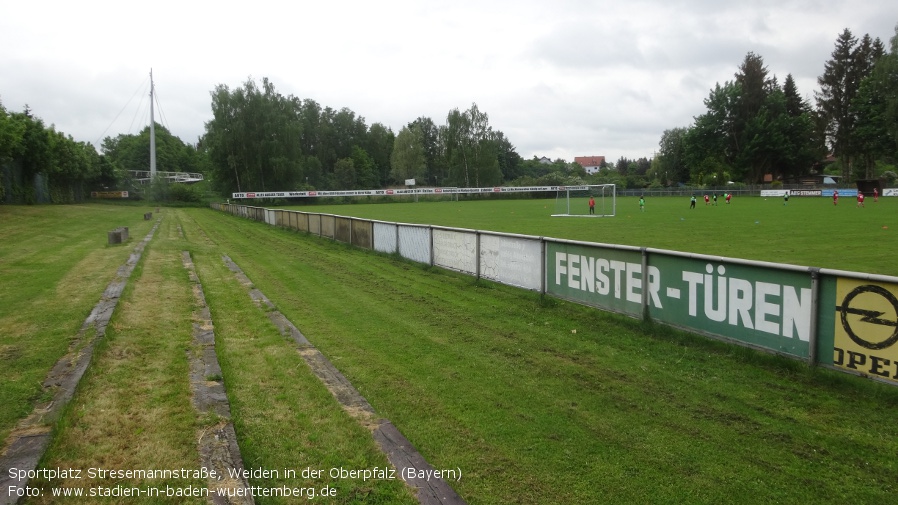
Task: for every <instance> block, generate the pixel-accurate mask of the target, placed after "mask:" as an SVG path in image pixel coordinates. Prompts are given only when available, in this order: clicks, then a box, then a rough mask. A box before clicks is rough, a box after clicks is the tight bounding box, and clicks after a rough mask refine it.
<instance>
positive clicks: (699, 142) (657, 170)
mask: <svg viewBox="0 0 898 505" xmlns="http://www.w3.org/2000/svg"><path fill="white" fill-rule="evenodd" d="M895 30H896V31H895V36H893V37H892V39H891V44H890V48H889V50H888V51H886V49H885V47H884V45H883V43H882V42H881V41H880V39H878V38H876V39H873V38H871V37H870V35H864V36H863V37H862V38H861V39H857V38H856V37H854V36H853V35H852V33H851V31H850V30H849V29H847V28H846V29H845V30H844V31H843V32H842V33H841V34H840V35H839V37H838V39H837V41H836V44H835V49H834V50H833V52H832V57H831V59H830V60H828V61H827V62H826V63H825V66H824V72H823V75H821V76H819V77H818V79H817V83H818V85H819V86H820V89H819V90H818V91H816V92H815V102H816V104H815V105H816V107H814V106H812V105H811V104H810V103H808V102H807V101H806V100H804V99H803V98H802V97H801V95H800V94H799V92H798V89H797V87H796V85H795V81H794V79H793V78H792V75H791V74H789V75H787V76H786V79H785V81H784V82H783V84H782V85H781V84H780V83H779V80H778V79H777V77H776V76H771V75H770V74H769V72H768V70H767V67H766V66H765V65H764V61H763V58H762V57H761V56H760V55H757V54H754V53H748V55H746V57H745V59H744V61H743V62H742V64H741V65H740V66H739V69H738V71H737V72H736V74H735V75H734V79H733V80H732V81H727V82H725V83H723V84H720V83H718V84H717V85H716V86H715V87H714V89H712V90H711V92H710V94H709V96H708V98H707V99H705V101H704V104H705V106H706V107H707V111H706V112H705V113H703V114H701V115H699V116H697V117H696V118H694V119H695V120H694V122H693V124H692V125H690V126H687V127H680V128H672V129H669V130H666V131H665V132H664V133H663V135H662V136H661V140H660V142H659V147H660V150H659V153H658V156H657V157H656V159H655V160H653V163H652V168H651V170H650V172H649V174H648V175H649V178H650V179H652V180H653V181H655V182H656V183H659V182H660V183H661V184H670V183H671V182H675V181H684V182H687V181H688V182H690V183H692V184H698V185H705V184H722V183H724V182H725V181H741V182H746V183H760V182H764V181H765V176H766V175H767V174H769V175H770V176H771V178H772V179H774V180H781V181H788V180H789V179H790V178H795V177H797V176H801V175H805V174H806V173H807V172H808V171H809V170H811V169H814V170H816V171H818V173H820V172H823V171H826V173H831V174H832V175H840V176H841V177H842V178H843V180H844V181H846V182H847V181H850V180H855V179H869V178H873V177H876V176H879V175H882V174H883V173H884V172H886V171H887V170H888V171H891V172H890V174H891V175H894V171H893V170H894V165H895V163H896V158H898V26H896V29H895ZM828 155H832V156H834V158H835V160H836V162H835V163H833V164H832V166H829V167H827V166H825V165H826V164H825V163H824V160H825V159H826V158H827V157H828Z"/></svg>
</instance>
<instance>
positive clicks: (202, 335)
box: [179, 228, 253, 504]
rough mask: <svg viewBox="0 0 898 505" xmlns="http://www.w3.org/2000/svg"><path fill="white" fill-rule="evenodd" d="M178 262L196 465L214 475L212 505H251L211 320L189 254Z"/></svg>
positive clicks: (210, 475)
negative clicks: (187, 296)
mask: <svg viewBox="0 0 898 505" xmlns="http://www.w3.org/2000/svg"><path fill="white" fill-rule="evenodd" d="M179 229H180V228H179ZM181 259H182V261H183V263H184V268H185V269H186V270H187V273H188V275H189V276H190V282H191V285H192V287H193V297H194V301H195V304H196V309H195V311H194V315H193V316H194V317H193V346H192V348H191V349H190V350H189V351H188V352H187V354H188V360H189V362H190V386H191V391H192V392H193V406H194V407H195V408H196V409H197V411H198V412H199V413H200V415H201V417H204V418H205V424H206V426H204V427H203V428H201V429H200V430H198V431H197V446H198V448H199V454H200V465H201V466H202V467H204V468H209V469H212V470H214V473H212V472H210V474H209V478H208V479H207V482H208V484H209V489H210V491H211V492H212V495H213V501H214V502H215V503H223V504H231V503H236V504H251V503H253V497H252V492H251V490H250V489H249V484H248V483H247V481H246V478H245V476H244V470H245V468H244V466H243V458H242V457H241V456H240V448H239V447H238V445H237V434H236V433H235V432H234V425H233V424H232V423H231V407H230V405H229V404H228V397H227V394H226V392H225V387H224V382H223V380H222V376H221V367H220V366H219V364H218V357H217V356H216V354H215V329H214V325H213V324H212V316H211V314H210V313H209V306H208V305H207V304H206V297H205V295H204V294H203V285H202V283H200V280H199V277H197V275H196V269H195V267H194V265H193V260H192V259H191V257H190V253H189V252H187V251H183V252H182V253H181Z"/></svg>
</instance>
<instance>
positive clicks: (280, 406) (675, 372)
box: [0, 197, 898, 504]
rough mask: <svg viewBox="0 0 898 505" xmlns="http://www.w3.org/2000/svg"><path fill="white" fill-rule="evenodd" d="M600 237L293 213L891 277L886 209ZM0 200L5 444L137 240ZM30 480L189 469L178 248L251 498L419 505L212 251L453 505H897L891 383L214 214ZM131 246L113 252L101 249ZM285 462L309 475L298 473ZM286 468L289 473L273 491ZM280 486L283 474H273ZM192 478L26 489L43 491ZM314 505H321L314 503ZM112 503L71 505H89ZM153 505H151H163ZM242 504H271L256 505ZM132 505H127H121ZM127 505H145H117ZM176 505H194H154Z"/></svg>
mask: <svg viewBox="0 0 898 505" xmlns="http://www.w3.org/2000/svg"><path fill="white" fill-rule="evenodd" d="M617 204H618V209H617V216H616V217H613V218H590V219H583V218H552V217H549V214H551V213H552V212H553V211H554V200H515V201H461V202H419V203H417V204H416V203H397V204H377V205H366V204H351V205H341V206H328V207H319V206H315V207H311V206H302V207H297V208H300V209H302V210H315V211H321V212H329V213H334V214H340V215H351V216H359V217H366V218H375V219H382V220H387V221H399V222H418V223H431V224H439V225H445V226H454V227H463V228H471V229H481V230H495V231H505V232H513V233H521V234H527V235H535V236H552V237H559V238H569V239H575V240H584V241H591V242H604V243H623V244H630V245H637V246H646V247H657V248H665V249H673V250H680V251H693V252H701V253H706V254H713V255H720V256H730V257H742V258H751V259H759V260H766V261H777V262H785V263H793V264H800V265H808V266H819V267H828V268H838V269H844V270H855V271H861V272H870V273H880V274H888V275H896V274H898V269H896V267H895V266H894V264H893V263H894V262H892V261H891V259H892V256H893V254H894V252H893V251H894V250H895V245H898V244H896V239H895V238H894V233H895V232H896V231H898V217H896V216H898V199H895V200H890V199H884V198H881V199H880V201H879V202H877V203H875V204H874V203H873V202H872V201H871V200H869V199H868V201H867V202H866V207H865V208H855V202H853V201H848V200H847V199H843V201H842V202H840V204H839V206H838V207H836V208H833V206H832V202H831V201H826V200H825V199H822V198H814V199H810V198H808V199H799V198H792V199H790V201H789V203H788V205H786V206H784V205H783V202H782V201H781V199H767V200H764V199H762V198H748V197H745V198H739V199H735V198H734V200H733V202H732V203H731V204H730V205H729V206H726V205H725V204H723V202H719V205H718V206H717V207H716V208H711V207H704V205H703V204H702V203H701V202H700V203H699V204H698V206H697V207H698V208H696V209H694V210H690V209H689V208H688V207H689V204H688V199H684V198H669V199H660V198H659V199H648V200H647V203H646V211H645V212H644V213H640V212H639V208H638V205H637V200H636V198H619V199H618V202H617ZM148 210H152V209H143V208H136V207H124V206H113V205H83V206H52V207H50V206H48V207H6V206H0V283H2V285H3V290H0V361H2V368H3V370H4V371H5V373H4V374H2V376H0V435H2V436H3V438H4V439H5V438H6V436H7V435H8V434H9V432H10V430H12V428H13V427H14V426H15V424H16V422H17V421H18V420H19V419H21V418H22V417H24V416H25V415H27V414H28V413H29V412H30V411H31V408H32V405H33V403H34V402H35V401H36V400H38V399H39V398H40V396H41V389H40V382H41V381H42V380H43V377H44V376H45V375H46V373H47V371H48V370H49V368H50V367H51V366H52V365H53V363H54V362H55V361H56V360H57V359H58V358H59V357H60V356H62V355H63V354H64V352H65V349H66V348H67V345H68V341H69V339H70V338H71V336H72V335H74V334H75V333H77V331H78V328H79V327H80V326H81V324H82V322H83V321H84V318H85V317H86V315H87V313H89V311H90V308H91V307H92V306H93V304H95V303H96V301H97V300H98V299H99V298H100V296H101V294H102V293H103V290H104V288H105V286H106V285H107V284H108V282H109V280H110V279H111V278H112V277H113V276H114V272H115V269H116V268H117V267H118V266H120V265H121V264H122V263H123V262H124V261H125V260H126V259H127V256H128V253H129V251H130V248H131V247H132V246H133V244H134V242H135V240H139V239H140V238H142V237H143V236H145V235H146V233H147V232H148V231H149V229H150V227H151V223H150V222H149V221H143V212H146V211H148ZM155 217H161V218H162V220H161V222H160V228H159V230H158V231H157V233H156V236H155V237H154V239H153V241H152V242H150V245H149V246H148V248H147V251H146V252H145V253H144V258H143V259H142V260H141V263H140V264H139V265H138V268H137V269H136V270H135V272H134V274H132V277H131V279H130V281H129V285H128V287H127V288H126V291H125V293H124V294H123V297H122V301H121V303H120V305H119V307H118V308H117V309H116V313H115V315H114V316H113V319H112V321H111V324H110V327H109V329H108V330H107V335H106V337H105V338H104V340H103V342H102V343H101V345H100V347H99V348H98V350H97V353H96V355H95V357H94V361H93V363H92V365H91V369H90V371H89V372H88V374H87V375H86V376H85V378H84V379H83V380H82V384H81V386H80V387H79V390H78V392H77V394H76V396H75V397H74V399H73V400H72V402H71V404H70V405H69V408H68V409H67V410H66V412H65V413H64V415H63V418H62V419H61V420H60V422H59V423H58V424H56V425H54V429H55V435H54V442H53V444H52V445H51V447H50V449H49V451H48V453H47V455H46V456H45V459H44V460H43V461H42V466H43V467H46V468H67V467H71V468H80V469H88V468H91V467H98V466H103V467H106V468H110V469H116V470H127V469H137V468H156V469H165V468H181V467H184V468H193V467H196V465H197V461H198V458H197V455H196V454H195V451H194V450H193V449H192V448H193V447H194V446H195V444H194V441H195V438H196V436H197V433H201V432H203V430H205V429H206V428H208V426H209V425H211V424H214V423H216V422H218V420H216V419H208V418H203V417H201V416H197V415H196V414H194V413H193V411H192V410H191V407H190V390H189V381H188V372H187V359H186V356H185V350H186V349H188V348H189V341H190V330H191V322H192V320H193V319H192V318H193V316H192V309H193V307H192V302H191V300H192V297H191V296H192V292H191V289H192V288H191V284H190V282H189V279H188V277H187V274H186V272H185V271H184V269H183V267H182V265H181V263H180V253H181V251H185V250H186V251H189V252H190V253H191V255H192V257H193V261H194V263H195V265H196V269H197V274H198V276H199V278H200V281H201V282H202V284H203V289H204V291H205V295H206V301H207V303H208V305H209V308H210V310H211V316H212V320H213V322H214V326H215V335H216V350H217V353H218V357H219V360H220V362H221V366H222V376H223V380H224V383H225V386H226V388H227V392H228V399H229V400H230V402H231V410H232V418H233V421H234V425H235V428H236V431H237V435H238V441H239V443H240V449H241V452H242V455H243V459H244V464H245V465H246V467H247V468H252V469H261V470H268V472H267V474H265V475H262V474H263V473H264V472H259V476H258V477H256V478H253V479H252V484H253V485H256V486H260V487H262V488H269V489H270V488H275V487H277V486H297V487H298V486H313V487H316V488H318V489H320V488H322V487H324V486H333V487H335V488H336V489H337V497H336V498H333V499H330V500H331V501H330V502H331V503H387V504H390V503H413V502H414V500H413V499H412V498H411V496H410V493H409V492H408V491H407V490H406V489H405V488H404V487H403V486H402V485H401V482H396V481H388V480H361V479H341V478H331V477H330V476H329V475H328V473H327V472H328V471H329V470H330V469H332V468H345V469H362V468H371V467H383V466H384V465H385V464H386V462H385V458H384V457H383V455H381V454H380V453H379V451H378V450H377V447H376V445H375V444H374V442H373V440H372V439H371V436H370V434H369V433H368V431H367V430H366V429H365V428H364V427H363V426H361V425H359V424H358V423H357V422H355V421H354V420H353V419H352V418H351V417H350V416H348V415H347V414H346V413H345V412H344V411H343V410H342V409H341V408H340V406H339V405H338V404H337V403H336V401H335V400H334V399H333V397H331V395H330V393H329V392H328V391H327V390H326V388H324V386H323V385H321V384H320V382H318V381H317V379H316V378H315V377H314V376H313V375H312V374H311V373H310V371H309V370H308V367H307V366H306V365H305V363H304V361H303V360H302V359H301V356H300V355H299V353H298V352H297V350H296V347H295V344H293V343H292V342H291V341H288V340H287V339H285V338H284V337H283V336H282V335H281V334H280V333H279V332H278V331H277V329H276V328H275V327H274V326H273V325H272V324H271V322H270V321H269V319H268V317H267V315H266V312H265V310H263V309H261V308H260V307H258V306H257V305H256V304H255V303H253V301H252V300H251V299H250V297H249V296H248V294H247V290H246V288H245V287H244V286H242V285H241V284H240V283H239V282H237V281H236V280H235V278H234V276H233V274H232V273H231V272H230V271H229V270H228V269H227V267H226V266H225V265H224V263H223V262H222V259H221V256H222V255H223V254H227V255H228V256H230V257H231V258H232V259H233V260H234V261H235V262H236V263H237V264H238V265H239V266H240V267H241V268H242V269H243V270H244V272H246V274H247V276H248V277H249V278H250V279H251V280H252V281H253V284H254V286H255V287H257V288H258V289H260V290H261V291H262V292H263V293H265V295H266V296H267V297H268V298H269V299H271V300H272V301H273V302H274V303H275V304H276V305H277V308H278V310H279V311H281V312H282V313H284V314H285V315H286V316H287V317H288V318H289V319H290V320H291V321H293V322H294V323H295V324H296V326H297V327H298V328H300V330H301V331H302V332H303V334H304V335H305V336H306V337H307V338H308V339H309V340H310V341H311V342H312V343H313V344H314V345H315V346H316V347H317V348H318V349H320V350H321V351H322V352H323V353H324V354H325V355H326V356H327V357H328V358H329V359H330V360H331V361H332V362H333V363H334V364H335V365H336V367H337V368H339V369H340V371H341V372H342V373H343V374H344V375H346V377H347V378H348V379H349V380H350V381H351V382H352V384H353V385H354V386H355V387H356V388H357V389H358V390H359V391H360V392H361V394H362V395H364V396H365V398H366V399H367V400H368V401H369V402H370V403H371V405H372V406H373V407H374V409H375V410H376V411H377V413H378V414H379V415H380V416H382V417H384V418H387V419H389V420H390V421H392V422H393V424H395V425H396V426H397V427H398V428H399V429H400V431H402V433H403V434H404V435H405V436H406V437H408V438H409V439H410V440H411V442H412V443H413V444H414V445H415V446H416V448H417V449H418V450H419V451H420V452H421V453H422V455H424V457H425V458H426V459H427V460H428V461H429V462H430V463H431V464H432V465H433V466H434V467H436V468H438V469H453V470H454V469H458V470H459V471H460V472H461V479H460V480H458V481H453V482H450V484H451V485H452V486H453V487H454V488H455V489H456V491H458V493H459V494H460V495H461V496H462V497H463V498H464V499H465V500H467V501H468V503H472V504H473V503H487V504H494V503H495V504H503V503H532V504H544V503H559V504H561V503H564V504H569V503H635V502H641V503H721V502H726V503H759V502H762V503H767V502H779V503H810V502H818V503H846V502H850V503H886V502H889V500H892V499H893V497H894V496H895V493H896V492H898V487H896V486H898V484H896V480H895V475H896V474H898V458H896V457H895V454H898V423H896V422H895V421H894V412H895V411H896V408H898V390H896V388H894V387H891V386H887V385H883V384H879V383H875V382H871V381H868V380H866V379H861V378H857V377H852V376H848V375H844V374H840V373H837V372H832V371H828V370H820V369H808V368H807V367H806V366H805V365H804V364H802V363H800V362H797V361H793V360H789V359H785V358H778V357H774V356H769V355H766V354H762V353H758V352H755V351H752V350H748V349H744V348H740V347H735V346H730V345H726V344H722V343H719V342H715V341H710V340H707V339H704V338H701V337H698V336H693V335H689V334H686V333H683V332H679V331H675V330H672V329H669V328H666V327H663V326H657V325H651V324H646V323H642V322H640V321H635V320H633V319H630V318H627V317H624V316H619V315H615V314H608V313H603V312H601V311H598V310H595V309H592V308H588V307H582V306H578V305H575V304H571V303H567V302H563V301H557V300H552V299H542V298H541V297H539V295H537V294H535V293H530V292H526V291H523V290H519V289H514V288H510V287H506V286H501V285H496V284H493V283H489V282H483V281H480V282H477V281H475V280H473V279H472V278H470V277H467V276H464V275H460V274H456V273H453V272H447V271H444V270H441V269H433V268H427V267H423V266H420V265H416V264H413V263H409V262H407V261H403V260H400V259H397V258H395V257H392V256H385V255H379V254H375V253H372V252H370V251H363V250H359V249H355V248H352V247H349V246H346V245H344V244H340V243H336V242H333V241H331V240H327V239H320V238H316V237H311V236H308V235H306V234H302V233H296V232H292V231H289V230H283V229H278V228H275V227H271V226H268V225H265V224H262V223H257V222H252V221H248V220H245V219H240V218H237V217H233V216H230V215H226V214H224V213H218V212H214V211H212V210H209V209H169V208H163V209H161V213H159V214H156V215H155ZM117 226H130V235H131V237H132V241H131V242H130V243H129V244H125V245H124V246H110V245H107V244H106V231H107V230H109V229H112V228H115V227H117ZM305 468H313V469H323V470H325V474H324V475H323V476H319V477H318V478H309V479H306V478H302V477H301V471H302V470H303V469H305ZM286 469H295V470H297V471H298V472H299V475H300V476H299V477H296V478H292V477H288V476H287V473H286V472H285V471H284V470H286ZM275 470H277V471H275ZM119 484H122V485H126V486H131V485H135V486H165V485H171V486H181V487H185V486H188V485H196V486H201V485H203V483H202V482H185V481H183V480H175V481H165V480H162V481H155V480H150V481H135V480H120V481H117V482H114V483H113V482H109V481H102V480H97V479H94V480H90V479H82V480H72V479H69V480H65V479H36V480H35V481H34V482H33V485H34V486H36V487H37V488H39V489H41V490H43V491H45V494H44V495H43V496H41V497H37V498H32V499H30V500H29V502H32V503H66V501H65V500H64V499H53V498H52V497H51V496H50V492H51V490H52V489H53V488H70V489H75V488H82V489H85V490H86V489H91V488H93V489H96V487H98V486H102V485H106V486H113V485H119ZM318 500H319V501H324V502H327V501H326V500H325V499H324V498H318ZM110 501H116V500H110V499H109V498H108V497H107V498H102V499H101V498H93V499H82V500H80V501H79V502H87V503H92V502H96V503H108V502H110ZM157 501H158V500H157ZM256 501H257V502H258V503H291V500H288V499H278V498H270V497H258V498H257V500H256ZM128 502H130V501H128ZM133 502H134V503H141V502H146V503H148V502H149V501H147V500H143V501H141V500H134V501H133ZM170 502H171V503H184V502H193V503H204V502H205V501H204V500H203V499H187V500H185V499H171V500H170Z"/></svg>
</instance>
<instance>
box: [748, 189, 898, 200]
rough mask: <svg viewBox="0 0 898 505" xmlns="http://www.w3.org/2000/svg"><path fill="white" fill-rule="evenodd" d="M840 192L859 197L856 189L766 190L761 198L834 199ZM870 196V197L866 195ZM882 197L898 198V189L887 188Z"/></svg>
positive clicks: (840, 194)
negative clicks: (811, 197)
mask: <svg viewBox="0 0 898 505" xmlns="http://www.w3.org/2000/svg"><path fill="white" fill-rule="evenodd" d="M836 191H838V192H839V196H844V197H851V198H854V197H856V196H857V190H856V189H848V188H843V189H765V190H762V191H761V196H765V197H766V196H784V195H785V194H786V193H789V196H825V197H829V198H832V196H833V193H835V192H836ZM866 196H870V195H866ZM882 196H898V188H886V189H883V190H882Z"/></svg>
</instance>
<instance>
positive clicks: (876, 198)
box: [873, 188, 879, 203]
mask: <svg viewBox="0 0 898 505" xmlns="http://www.w3.org/2000/svg"><path fill="white" fill-rule="evenodd" d="M878 201H879V188H873V203H876V202H878Z"/></svg>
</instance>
